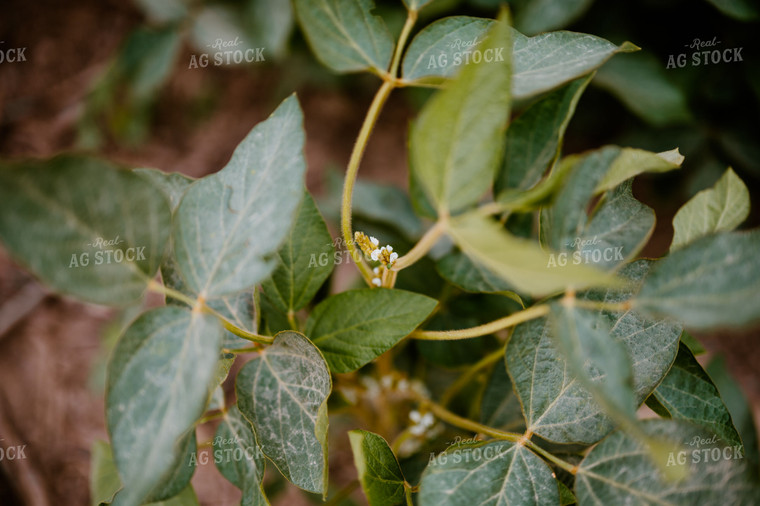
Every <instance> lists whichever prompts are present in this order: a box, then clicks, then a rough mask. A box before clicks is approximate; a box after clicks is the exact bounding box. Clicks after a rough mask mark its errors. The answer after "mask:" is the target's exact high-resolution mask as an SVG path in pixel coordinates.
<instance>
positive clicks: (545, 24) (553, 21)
mask: <svg viewBox="0 0 760 506" xmlns="http://www.w3.org/2000/svg"><path fill="white" fill-rule="evenodd" d="M593 2H594V0H533V1H532V2H529V3H528V4H527V5H525V6H524V7H523V8H522V9H520V10H519V13H518V15H517V17H516V18H515V25H516V26H517V28H519V29H520V31H521V32H523V33H527V34H534V33H541V32H548V31H549V30H556V29H557V28H562V27H564V26H566V25H568V24H570V23H571V22H573V21H574V20H576V19H578V18H579V17H581V16H582V15H583V13H584V12H586V10H587V9H588V8H589V7H591V4H592V3H593Z"/></svg>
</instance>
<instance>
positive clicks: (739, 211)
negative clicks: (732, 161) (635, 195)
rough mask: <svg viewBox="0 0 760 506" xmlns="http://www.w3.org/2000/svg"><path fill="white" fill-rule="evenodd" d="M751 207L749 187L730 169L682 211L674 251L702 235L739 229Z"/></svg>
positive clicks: (675, 227) (676, 223)
mask: <svg viewBox="0 0 760 506" xmlns="http://www.w3.org/2000/svg"><path fill="white" fill-rule="evenodd" d="M749 207H750V201H749V190H747V187H746V186H745V185H744V183H743V182H742V180H741V179H740V178H739V176H737V175H736V173H735V172H734V171H733V170H732V169H730V168H729V169H728V170H727V171H726V173H725V174H723V177H721V178H720V179H719V180H718V182H717V183H715V185H714V186H713V187H712V188H708V189H707V190H703V191H701V192H699V193H697V194H696V195H694V197H692V198H691V200H689V201H688V202H687V203H686V204H684V205H683V207H681V209H679V210H678V212H677V213H676V215H675V217H674V218H673V231H674V233H673V242H672V243H671V245H670V251H675V250H677V249H678V248H680V247H682V246H684V245H685V244H689V243H690V242H693V241H694V240H696V239H698V238H700V237H702V236H705V235H708V234H711V233H714V232H724V231H731V230H733V229H735V228H736V227H738V226H739V225H741V223H742V222H743V221H744V220H745V219H747V216H748V215H749Z"/></svg>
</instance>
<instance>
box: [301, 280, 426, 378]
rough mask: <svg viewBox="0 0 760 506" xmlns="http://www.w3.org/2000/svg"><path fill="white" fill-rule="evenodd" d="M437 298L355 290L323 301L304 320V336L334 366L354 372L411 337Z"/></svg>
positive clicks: (343, 371)
mask: <svg viewBox="0 0 760 506" xmlns="http://www.w3.org/2000/svg"><path fill="white" fill-rule="evenodd" d="M436 304H437V302H436V300H435V299H431V298H430V297H426V296H424V295H419V294H416V293H412V292H406V291H404V290H390V289H387V288H373V289H369V288H367V289H361V290H351V291H348V292H343V293H339V294H337V295H333V296H331V297H329V298H327V299H325V300H324V301H322V302H321V303H320V304H319V305H317V307H316V308H314V311H313V312H312V313H311V315H310V316H309V320H308V321H307V322H306V335H308V336H309V339H311V342H313V343H314V344H315V345H317V347H319V349H320V350H321V351H322V353H323V354H324V356H325V359H326V360H327V363H328V364H329V365H330V370H332V371H333V372H337V373H346V372H351V371H355V370H356V369H358V368H360V367H361V366H363V365H365V364H367V363H369V362H371V361H372V360H374V359H375V358H377V357H378V356H380V355H382V354H383V353H385V352H386V351H388V350H389V349H391V348H392V347H393V346H395V345H396V343H398V342H399V341H400V340H401V339H403V338H404V337H406V336H407V335H409V333H410V332H412V331H413V330H414V329H415V328H417V326H418V325H419V324H421V323H422V322H423V321H425V318H427V317H428V315H429V314H430V313H431V312H432V311H433V309H434V308H435V305H436Z"/></svg>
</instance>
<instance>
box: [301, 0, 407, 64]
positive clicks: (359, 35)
mask: <svg viewBox="0 0 760 506" xmlns="http://www.w3.org/2000/svg"><path fill="white" fill-rule="evenodd" d="M293 5H294V6H295V11H296V16H297V17H298V22H299V23H300V25H301V29H302V30H303V32H304V34H305V35H306V39H307V40H308V41H309V44H310V45H311V48H312V50H313V51H314V54H315V55H316V56H317V58H318V59H319V61H321V62H322V63H323V64H324V65H326V66H327V67H329V68H331V69H332V70H334V71H336V72H358V71H362V70H370V71H373V72H376V73H382V72H385V71H387V69H388V66H389V65H390V63H391V56H392V54H393V40H392V39H391V35H390V32H389V31H388V27H387V26H385V22H384V21H383V19H382V18H381V17H380V16H376V15H374V14H372V13H371V11H372V10H373V9H374V8H375V3H374V2H373V1H372V0H294V2H293Z"/></svg>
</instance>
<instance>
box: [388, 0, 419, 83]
mask: <svg viewBox="0 0 760 506" xmlns="http://www.w3.org/2000/svg"><path fill="white" fill-rule="evenodd" d="M416 22H417V11H416V10H414V9H410V10H409V11H408V12H407V15H406V22H405V23H404V28H402V29H401V35H399V37H398V43H396V50H395V51H394V53H393V61H392V62H391V69H390V72H389V74H390V77H391V78H392V79H396V78H397V77H398V67H399V65H400V64H401V55H402V54H403V52H404V47H405V46H406V40H407V39H408V38H409V35H410V34H411V33H412V27H414V23H416Z"/></svg>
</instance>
